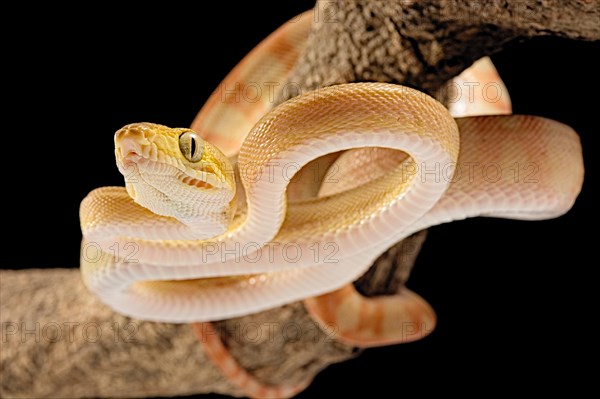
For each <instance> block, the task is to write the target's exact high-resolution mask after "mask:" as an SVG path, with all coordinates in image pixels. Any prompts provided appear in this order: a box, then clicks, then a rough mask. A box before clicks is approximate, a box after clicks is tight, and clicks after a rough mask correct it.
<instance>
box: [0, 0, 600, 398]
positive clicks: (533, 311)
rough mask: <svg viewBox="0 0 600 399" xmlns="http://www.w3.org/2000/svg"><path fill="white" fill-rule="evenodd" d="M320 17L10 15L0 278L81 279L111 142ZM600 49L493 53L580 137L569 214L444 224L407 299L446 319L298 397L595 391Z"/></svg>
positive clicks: (225, 5)
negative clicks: (31, 274) (57, 273)
mask: <svg viewBox="0 0 600 399" xmlns="http://www.w3.org/2000/svg"><path fill="white" fill-rule="evenodd" d="M203 4H204V3H203ZM312 4H313V2H312V1H297V0H295V1H293V2H292V1H287V2H278V3H275V5H273V4H269V3H263V2H246V3H245V5H238V4H233V3H232V2H217V3H215V4H212V5H211V8H210V9H208V8H206V6H204V5H203V6H200V7H201V8H202V11H201V12H197V11H192V10H183V9H182V10H179V11H178V12H176V13H174V14H171V13H170V12H167V11H166V10H162V9H160V8H157V9H148V8H145V9H143V10H139V12H137V13H135V14H132V13H125V12H124V11H123V10H119V9H112V10H106V9H97V10H94V11H83V10H81V11H79V10H76V11H75V13H76V17H71V16H67V15H68V14H67V11H72V10H61V9H57V8H52V9H39V8H38V9H36V11H35V15H30V14H31V13H29V14H28V13H27V12H24V14H21V15H15V17H16V18H22V22H23V24H21V25H20V26H22V28H19V29H15V30H14V31H13V32H12V33H11V34H10V35H8V36H5V37H4V57H3V64H4V66H5V67H6V68H7V70H8V72H5V74H4V79H3V80H4V82H3V83H4V84H3V86H4V90H3V92H4V97H5V98H6V99H7V100H8V102H9V106H8V107H6V108H5V110H6V111H8V112H6V113H5V114H4V115H3V119H4V129H6V130H5V131H4V132H3V134H2V147H1V148H2V151H3V153H4V154H5V155H4V156H3V157H2V158H3V159H2V165H3V170H4V172H3V180H4V182H5V186H4V190H3V195H2V196H3V198H4V200H5V204H6V202H8V203H7V204H6V205H5V206H6V207H5V210H6V211H5V212H6V213H7V214H5V223H4V227H5V233H7V234H8V235H9V236H10V237H11V238H10V240H9V243H8V248H6V247H5V248H4V249H3V250H2V251H1V252H0V254H1V255H0V267H2V268H8V269H23V268H34V267H43V268H50V267H77V266H78V263H79V259H78V258H79V243H80V238H81V235H80V230H79V221H78V205H79V202H80V201H81V199H82V198H83V197H84V196H85V195H86V194H87V192H89V191H90V190H92V189H93V188H95V187H100V186H106V185H122V184H123V183H122V177H121V175H120V174H119V173H118V171H117V168H116V166H115V163H114V156H113V148H112V146H113V142H112V140H113V138H112V135H113V133H114V131H115V130H117V129H118V128H119V127H121V126H123V125H125V124H127V123H131V122H139V121H153V122H157V123H162V124H166V125H170V126H187V125H189V124H190V122H191V121H192V119H193V118H194V116H195V115H196V113H197V111H198V110H199V109H200V107H201V106H202V104H203V102H204V101H205V100H206V98H207V97H208V96H209V94H210V93H211V91H212V90H213V89H214V88H215V87H216V86H217V85H218V83H219V82H220V80H221V79H222V78H223V77H224V76H225V74H226V73H227V72H228V71H229V70H230V69H231V68H232V67H233V66H235V64H236V63H237V62H238V61H239V60H240V59H241V58H242V57H243V56H244V55H245V54H246V53H247V52H248V51H249V50H250V49H251V48H252V47H253V46H255V45H256V44H257V43H258V42H259V41H260V40H261V39H263V38H264V37H266V36H267V35H268V34H269V33H270V32H272V31H273V30H274V29H276V28H277V27H278V26H279V25H281V24H282V23H283V22H285V21H286V20H287V19H289V18H290V17H292V16H294V15H296V14H298V13H299V12H301V11H303V10H305V9H308V8H310V7H311V6H312ZM25 31H27V32H28V33H27V35H25ZM225 33H227V34H228V35H229V37H233V38H235V39H234V40H228V39H227V38H225V37H224V34H225ZM113 35H114V36H113ZM599 50H600V45H599V43H586V42H576V41H571V40H566V39H559V38H539V39H534V40H531V41H528V42H525V43H522V44H518V45H514V46H512V47H511V48H509V49H507V50H505V51H503V52H502V53H500V54H497V55H495V56H494V57H493V60H494V62H495V63H496V65H497V67H498V69H499V72H500V74H501V76H502V77H503V78H504V81H505V83H506V85H507V86H508V89H509V92H510V95H511V97H512V100H513V107H514V112H515V113H522V114H534V115H540V116H545V117H549V118H552V119H556V120H558V121H561V122H563V123H566V124H568V125H570V126H572V127H573V128H575V130H577V132H578V133H579V134H580V136H581V139H582V142H583V148H584V158H585V165H586V178H585V179H586V181H585V184H584V188H583V192H582V194H581V195H580V197H579V199H578V201H577V203H576V204H575V206H574V208H573V210H572V211H571V212H570V213H569V214H567V215H566V216H564V217H562V218H559V219H556V220H551V221H542V222H517V221H510V220H499V219H471V220H466V221H461V222H454V223H451V224H447V225H442V226H438V227H435V228H432V229H431V230H430V234H429V238H428V240H427V242H426V244H425V247H424V249H423V252H422V254H421V255H420V257H419V259H418V261H417V264H416V266H415V269H414V272H413V274H412V277H411V280H410V282H409V286H410V287H411V288H412V289H413V290H415V291H417V292H418V293H420V294H421V295H422V296H424V297H425V298H426V299H428V300H429V301H430V302H431V304H432V305H433V307H434V308H435V309H436V311H437V313H438V316H439V321H438V327H437V329H436V331H435V332H434V333H433V334H432V335H431V336H430V337H428V338H426V339H425V340H423V341H420V342H416V343H413V344H408V345H400V346H394V347H386V348H379V349H371V350H367V351H366V352H365V353H364V354H362V355H361V356H360V357H358V358H357V359H355V360H352V361H348V362H345V363H343V364H338V365H334V366H331V367H329V368H328V369H326V370H325V371H323V372H322V373H321V374H319V375H318V376H317V378H316V380H315V381H314V383H313V385H312V386H311V387H310V388H309V389H308V390H307V391H306V392H305V393H303V394H302V395H300V396H299V397H302V398H308V397H321V396H325V395H331V394H334V393H337V394H339V395H342V396H346V395H349V394H351V393H352V394H367V393H370V394H372V395H375V396H388V395H386V394H389V395H390V396H391V395H392V394H393V395H394V396H400V395H401V394H406V393H421V392H423V393H425V392H428V391H430V390H431V389H433V388H441V389H444V390H445V391H446V392H448V393H449V392H453V393H484V391H480V390H479V388H478V387H479V386H481V384H483V386H486V387H487V388H486V390H490V391H493V392H498V391H501V392H505V393H510V392H514V391H516V390H517V389H519V385H520V384H522V385H523V386H524V387H525V388H526V389H528V390H531V391H532V392H534V391H535V392H540V391H543V390H546V389H552V390H554V389H556V388H571V389H575V388H576V387H581V383H584V382H587V381H589V380H588V375H589V374H587V373H586V372H585V370H586V369H585V367H584V366H583V365H582V364H580V363H579V361H578V360H577V359H579V358H580V357H583V358H585V357H587V356H592V352H591V351H592V345H591V342H592V341H591V340H590V337H591V335H592V334H593V331H592V330H591V326H590V325H589V321H590V320H591V319H593V318H595V317H594V315H597V311H594V310H591V309H590V307H589V306H590V305H591V304H592V302H593V301H595V300H596V299H597V295H596V290H595V289H594V287H593V286H592V282H593V281H592V280H593V279H592V270H593V268H594V266H593V264H597V261H596V260H595V259H594V256H593V255H595V249H596V248H595V245H597V242H596V240H595V234H593V233H592V234H591V235H590V234H587V233H584V232H583V228H585V227H589V228H588V230H590V231H594V224H595V221H596V218H597V215H598V211H597V210H596V208H595V207H594V204H595V203H594V202H593V198H592V194H591V193H590V191H591V186H592V184H594V183H595V180H597V178H598V162H597V155H596V154H595V153H594V150H595V148H597V144H598V138H597V132H596V130H597V118H598V115H599V113H598V99H597V95H598V90H599V89H600V85H599V78H598V71H599V70H600V65H599V63H598V61H597V60H596V59H597V55H598V51H599ZM9 153H10V155H11V156H12V159H9V155H8V154H9ZM63 288H64V287H63ZM474 383H477V384H474Z"/></svg>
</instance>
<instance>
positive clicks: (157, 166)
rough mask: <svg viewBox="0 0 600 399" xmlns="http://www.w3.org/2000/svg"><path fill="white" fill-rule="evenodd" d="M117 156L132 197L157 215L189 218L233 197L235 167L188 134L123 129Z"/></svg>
mask: <svg viewBox="0 0 600 399" xmlns="http://www.w3.org/2000/svg"><path fill="white" fill-rule="evenodd" d="M115 156H116V159H117V166H118V168H119V171H120V172H121V173H122V174H123V176H124V177H125V186H126V188H127V192H128V193H129V195H130V196H131V198H133V200H134V201H135V202H137V203H138V204H140V205H142V206H144V207H146V208H148V209H150V210H151V211H152V212H154V213H156V214H159V215H163V216H171V217H175V218H177V219H180V220H185V219H190V218H194V217H196V216H198V214H199V213H202V212H204V210H203V209H202V208H203V207H204V208H206V207H211V206H214V207H218V206H224V207H227V206H230V203H231V202H233V200H234V198H235V177H234V173H233V167H232V165H231V163H230V162H229V160H228V159H227V157H226V156H225V155H224V154H223V153H222V152H221V151H220V150H219V149H218V148H216V147H215V146H213V145H211V144H210V143H208V142H206V141H204V140H203V139H202V138H201V137H200V135H198V134H197V133H195V132H193V131H192V130H190V129H185V128H169V127H167V126H163V125H157V124H153V123H134V124H130V125H127V126H124V127H123V128H121V129H119V130H118V131H117V132H116V133H115Z"/></svg>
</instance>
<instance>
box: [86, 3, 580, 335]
mask: <svg viewBox="0 0 600 399" xmlns="http://www.w3.org/2000/svg"><path fill="white" fill-rule="evenodd" d="M310 22H311V14H310V13H305V14H303V15H302V16H300V17H298V18H296V19H294V20H293V21H292V22H290V23H287V24H285V25H284V26H283V27H282V28H280V29H279V30H277V31H276V32H274V33H273V34H272V35H271V36H270V37H269V38H267V39H266V40H265V41H264V42H263V43H261V44H260V45H259V46H257V48H256V49H254V50H253V51H252V52H251V53H250V54H249V55H248V56H247V57H246V58H245V59H244V60H243V61H242V62H241V63H240V64H239V65H238V66H237V67H236V68H235V69H234V70H233V71H232V72H231V74H230V75H228V76H227V78H226V79H225V81H224V82H223V83H222V85H221V86H220V87H219V89H217V91H215V93H213V95H212V96H211V98H210V99H209V100H208V102H207V104H206V105H205V107H204V108H203V109H202V111H201V112H200V114H199V115H198V117H197V119H196V120H195V121H194V123H193V125H192V129H188V128H176V129H174V128H168V127H165V126H162V125H157V124H151V123H136V124H131V125H127V126H125V127H123V128H122V129H120V130H119V131H117V133H116V134H115V155H116V158H117V164H118V167H119V170H120V171H121V172H122V173H123V175H124V176H125V187H104V188H99V189H96V190H94V191H92V192H91V193H90V194H89V195H88V196H87V197H86V198H85V199H84V200H83V202H82V204H81V209H80V219H81V228H82V232H83V235H84V240H83V243H82V256H81V269H82V273H83V279H84V281H85V283H86V285H87V286H88V287H89V289H90V290H91V291H92V292H93V293H94V294H95V295H97V296H98V297H99V298H100V299H101V300H102V301H103V302H104V303H106V304H107V305H109V306H110V307H112V308H113V309H115V310H116V311H118V312H120V313H124V314H126V315H130V316H133V317H137V318H142V319H147V320H156V321H165V322H175V323H182V322H203V321H212V320H220V319H225V318H231V317H236V316H242V315H247V314H251V313H254V312H258V311H261V310H265V309H269V308H273V307H276V306H280V305H283V304H286V303H290V302H293V301H297V300H302V299H306V302H305V303H306V305H307V308H308V310H309V311H310V312H311V314H312V315H313V316H314V318H315V319H316V320H317V321H319V322H320V323H323V324H326V323H336V325H337V327H338V331H337V334H338V337H339V338H340V339H342V340H345V341H347V342H349V343H353V344H358V345H363V346H369V345H381V344H388V343H393V342H402V341H408V340H411V339H416V338H418V337H417V336H414V337H407V336H406V335H405V330H404V328H403V325H402V323H404V322H406V321H407V320H408V321H412V322H415V323H417V324H418V325H419V326H421V327H422V328H423V331H422V334H425V333H426V331H427V330H429V329H431V328H432V327H433V324H434V322H435V320H434V317H435V316H434V314H433V311H432V310H431V309H430V307H429V305H428V304H427V303H426V302H425V301H424V300H423V299H422V298H420V297H419V296H418V295H417V294H415V293H412V292H410V291H409V290H404V291H403V292H402V293H400V294H399V295H397V296H391V297H382V298H376V299H373V300H366V299H364V298H362V297H361V296H360V295H358V293H357V292H356V291H355V290H354V289H353V287H352V285H351V284H350V283H352V281H354V280H356V279H357V278H358V277H360V276H361V275H362V274H363V273H364V272H365V271H366V270H367V269H368V268H369V266H370V265H371V264H372V262H373V261H374V260H375V259H376V258H377V257H378V256H379V255H380V254H381V253H383V252H384V251H385V250H386V249H388V248H389V247H390V246H392V245H394V244H395V243H397V242H398V241H400V240H402V239H403V238H405V237H407V236H408V235H410V234H412V233H414V232H416V231H419V230H421V229H424V228H426V227H429V226H432V225H436V224H439V223H444V222H449V221H452V220H457V219H463V218H466V217H473V216H494V217H508V218H514V219H526V220H533V219H545V218H552V217H556V216H559V215H561V214H563V213H564V212H566V211H568V210H569V209H570V207H571V206H572V205H573V203H574V201H575V199H576V197H577V194H578V193H579V191H580V188H581V184H582V179H583V163H582V157H581V148H580V144H579V140H578V136H577V135H576V134H575V132H574V131H573V130H572V129H570V128H569V127H567V126H565V125H562V124H560V123H558V122H554V121H551V120H547V119H543V118H537V117H531V116H488V117H472V118H462V119H456V120H455V119H454V118H453V117H452V115H451V114H450V113H449V111H448V110H447V109H446V108H445V107H444V106H443V105H441V104H440V103H438V102H437V101H436V100H434V99H433V98H431V97H429V96H427V95H425V94H423V93H421V92H418V91H416V90H413V89H409V88H406V87H403V86H399V85H393V84H385V83H354V84H343V85H337V86H332V87H327V88H324V89H320V90H317V91H314V92H309V93H304V94H302V95H299V96H297V97H295V98H293V99H291V100H288V101H286V102H284V103H282V104H281V105H279V106H277V107H275V108H272V109H271V105H272V104H273V102H274V101H275V99H276V98H277V96H278V95H280V94H281V92H282V90H290V89H294V90H295V89H296V88H295V87H293V86H289V85H288V86H285V85H284V84H283V82H285V80H286V78H287V77H288V76H289V74H290V71H291V69H292V66H293V64H294V63H295V61H296V59H297V58H298V55H299V54H300V52H301V50H302V48H303V46H304V43H305V40H306V36H307V34H308V31H309V27H310ZM209 141H210V142H209ZM341 151H345V152H343V153H340V152H341ZM238 152H239V153H238ZM331 154H335V156H332V155H331ZM340 154H341V155H340ZM323 165H324V166H323ZM319 167H321V170H317V169H318V168H319ZM313 169H314V170H313Z"/></svg>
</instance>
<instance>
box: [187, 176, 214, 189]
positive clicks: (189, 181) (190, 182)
mask: <svg viewBox="0 0 600 399" xmlns="http://www.w3.org/2000/svg"><path fill="white" fill-rule="evenodd" d="M181 181H182V183H184V184H187V185H188V186H193V187H198V188H205V189H211V188H213V187H214V186H213V185H212V184H210V183H208V182H205V181H203V180H200V179H194V178H193V177H189V176H188V177H184V178H183V179H182V180H181Z"/></svg>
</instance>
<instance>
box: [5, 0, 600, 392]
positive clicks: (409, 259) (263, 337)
mask: <svg viewBox="0 0 600 399" xmlns="http://www.w3.org/2000/svg"><path fill="white" fill-rule="evenodd" d="M599 18H600V8H599V6H598V3H597V2H596V1H582V0H579V1H577V0H572V1H558V0H547V1H518V2H510V3H509V2H506V1H489V2H473V1H466V0H465V1H443V2H437V1H420V2H413V1H390V0H385V1H383V0H382V1H358V0H354V1H352V0H347V1H340V2H333V1H322V2H321V3H320V5H319V9H318V12H317V16H316V18H315V28H314V31H313V34H312V35H311V38H310V39H309V44H308V49H307V52H306V53H305V54H304V56H303V57H302V59H301V61H300V63H299V65H298V68H297V69H296V71H295V74H294V76H293V77H292V78H291V80H292V81H293V82H294V83H295V84H300V85H301V86H302V88H303V89H315V88H318V87H322V86H326V85H330V84H335V83H344V82H352V81H383V82H396V83H403V84H407V85H410V86H413V87H417V88H419V89H422V90H424V91H426V92H429V93H432V94H436V95H438V97H439V98H442V99H443V98H444V90H443V87H444V84H445V83H446V82H447V81H448V80H449V79H451V78H452V77H453V76H455V75H456V74H458V73H460V72H461V71H462V70H463V69H465V68H467V67H468V66H469V65H470V64H471V63H472V62H473V61H474V60H476V59H477V58H479V57H481V56H483V55H488V54H490V53H493V52H496V51H498V50H500V49H501V48H502V46H504V45H505V44H506V43H508V42H512V41H515V40H520V39H523V38H526V37H531V36H536V35H549V34H551V35H558V36H565V37H570V38H574V39H583V40H594V39H599V38H600V25H599V24H598V20H599ZM423 239H424V233H419V234H417V235H414V236H412V237H410V238H409V239H407V240H405V241H404V242H402V243H400V244H398V245H396V246H395V247H393V248H392V249H391V250H390V251H388V252H387V253H386V254H384V255H382V256H381V257H380V259H379V260H378V261H377V262H376V263H375V266H374V267H373V268H372V269H371V271H369V272H368V273H367V274H366V275H365V276H364V277H363V278H362V279H361V280H359V281H358V282H357V286H358V288H359V289H360V290H361V291H362V292H363V293H365V294H368V295H372V294H386V293H392V292H395V291H397V290H399V289H401V287H402V285H403V283H404V281H405V280H406V279H407V278H408V274H409V272H410V268H411V267H412V264H413V263H414V259H415V258H416V256H417V254H418V250H419V248H420V246H421V243H422V242H423ZM66 287H68V288H66ZM0 310H1V313H0V321H1V322H2V341H1V348H2V350H1V351H0V375H1V379H0V395H1V396H2V397H37V398H40V397H64V398H72V397H144V396H173V395H186V394H192V393H202V392H219V393H226V394H230V395H241V393H240V392H239V391H238V390H237V389H236V388H234V387H233V386H231V385H230V384H229V383H228V382H227V381H225V380H224V378H223V377H222V376H221V374H220V373H219V372H218V370H217V369H216V368H215V367H214V366H213V365H212V364H211V363H210V362H209V361H207V359H206V357H205V356H204V353H203V352H202V348H201V346H200V345H199V344H198V342H197V341H196V338H195V337H194V335H193V334H192V332H191V329H190V327H189V326H188V325H173V324H164V323H151V322H143V321H138V320H132V319H129V318H126V317H123V316H120V315H118V314H115V313H113V312H112V311H110V310H109V309H108V308H107V307H105V306H103V305H102V304H101V303H100V302H99V301H98V300H96V299H95V298H94V297H93V296H91V295H90V294H89V293H88V291H87V290H86V289H85V287H84V286H83V284H82V283H81V279H80V276H79V271H77V270H64V269H53V270H27V271H2V272H0ZM217 327H218V329H219V331H220V335H221V337H222V339H223V340H224V341H225V343H226V344H227V346H228V347H229V349H230V352H231V353H232V354H233V356H234V357H235V358H237V359H238V361H239V362H240V364H241V365H242V366H244V367H246V368H247V369H248V370H250V371H251V372H252V374H254V375H255V376H256V377H257V378H258V379H260V380H262V381H265V382H266V383H270V384H277V383H293V382H297V381H301V380H304V379H307V378H312V376H314V375H315V374H316V373H317V372H318V371H319V370H320V369H322V368H323V367H325V366H327V365H328V364H331V363H334V362H338V361H343V360H345V359H349V358H351V357H353V356H356V354H357V351H356V349H355V348H352V347H348V346H346V345H343V344H340V343H337V342H335V341H333V340H331V339H330V338H328V335H327V333H326V332H322V331H321V330H319V329H318V328H317V327H316V326H315V324H314V323H313V322H312V321H311V320H310V318H309V317H308V315H307V313H306V311H305V310H304V308H303V306H302V304H301V303H295V304H291V305H288V306H284V307H281V308H278V309H274V310H271V311H267V312H262V313H260V314H256V315H252V316H247V317H243V318H238V319H233V320H228V321H224V322H220V323H217ZM282 354H283V355H282Z"/></svg>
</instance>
